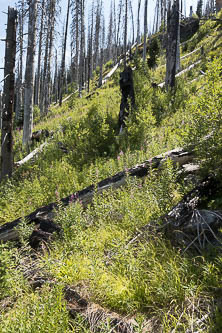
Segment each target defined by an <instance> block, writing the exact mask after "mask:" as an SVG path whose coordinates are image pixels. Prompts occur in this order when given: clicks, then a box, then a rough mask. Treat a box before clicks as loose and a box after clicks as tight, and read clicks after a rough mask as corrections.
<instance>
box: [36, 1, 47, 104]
mask: <svg viewBox="0 0 222 333" xmlns="http://www.w3.org/2000/svg"><path fill="white" fill-rule="evenodd" d="M41 10H42V13H41V23H40V32H39V50H38V65H37V74H36V91H35V105H39V93H40V72H41V60H42V37H43V26H44V15H45V0H42V9H41Z"/></svg>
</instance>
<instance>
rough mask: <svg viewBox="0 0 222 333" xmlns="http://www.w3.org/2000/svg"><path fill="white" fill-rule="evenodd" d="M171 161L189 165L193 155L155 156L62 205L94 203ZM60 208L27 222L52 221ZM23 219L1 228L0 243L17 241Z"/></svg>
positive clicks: (179, 151) (33, 215) (54, 205)
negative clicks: (18, 228) (107, 191)
mask: <svg viewBox="0 0 222 333" xmlns="http://www.w3.org/2000/svg"><path fill="white" fill-rule="evenodd" d="M168 158H169V159H171V160H172V161H173V162H174V163H175V164H179V165H180V166H182V165H184V164H187V163H189V162H191V161H192V159H193V154H192V153H191V152H188V151H185V150H184V149H183V148H177V149H174V150H171V151H168V152H166V153H164V154H161V155H158V156H155V157H153V158H151V159H149V160H147V161H144V162H143V163H141V164H138V165H136V166H134V167H133V168H130V169H129V170H127V171H121V172H118V173H117V174H115V175H114V176H112V177H108V178H106V179H104V180H102V181H100V182H99V183H98V184H95V185H94V184H93V185H91V186H89V187H87V188H85V189H83V190H81V191H78V192H76V193H73V194H71V195H69V196H68V197H66V198H63V199H61V204H62V205H64V206H67V205H69V204H70V203H71V202H72V203H75V202H81V203H82V205H84V206H86V205H88V204H89V203H91V202H92V199H93V197H94V195H95V194H101V193H103V192H104V191H105V190H108V189H117V188H120V187H121V186H123V185H126V184H127V180H128V179H130V178H131V177H138V178H142V177H145V176H147V175H148V174H149V172H150V170H151V169H159V168H161V167H162V165H163V163H164V161H166V159H168ZM61 204H60V205H59V206H61ZM57 208H58V203H56V202H53V203H50V204H48V205H47V206H44V207H41V208H38V209H36V210H35V211H34V212H33V213H31V214H29V215H27V216H25V220H26V221H27V223H28V224H30V223H34V224H38V223H39V221H40V220H42V219H44V220H50V221H51V220H52V219H53V217H54V214H55V210H56V209H57ZM21 221H22V218H21V217H20V218H18V219H16V220H14V221H12V222H9V223H6V224H4V225H2V226H0V241H7V240H16V239H17V238H18V233H17V231H16V227H17V226H18V225H19V224H20V223H21Z"/></svg>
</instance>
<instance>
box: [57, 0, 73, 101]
mask: <svg viewBox="0 0 222 333" xmlns="http://www.w3.org/2000/svg"><path fill="white" fill-rule="evenodd" d="M69 10H70V0H68V4H67V17H66V29H65V36H64V43H63V54H62V65H61V72H60V96H59V105H60V106H61V105H62V96H63V85H64V77H65V60H66V44H67V35H68V24H69Z"/></svg>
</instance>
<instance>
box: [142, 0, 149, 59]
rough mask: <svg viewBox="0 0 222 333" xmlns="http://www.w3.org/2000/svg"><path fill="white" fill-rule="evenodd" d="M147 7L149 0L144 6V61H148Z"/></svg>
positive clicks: (146, 0)
mask: <svg viewBox="0 0 222 333" xmlns="http://www.w3.org/2000/svg"><path fill="white" fill-rule="evenodd" d="M147 5H148V0H145V5H144V41H143V61H144V62H145V61H146V38H147Z"/></svg>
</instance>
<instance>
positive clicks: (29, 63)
mask: <svg viewBox="0 0 222 333" xmlns="http://www.w3.org/2000/svg"><path fill="white" fill-rule="evenodd" d="M37 3H38V2H37V0H32V1H31V3H30V6H29V23H28V47H27V56H26V69H25V96H24V124H23V139H22V144H23V145H24V146H27V145H28V144H29V143H30V141H31V137H32V128H33V97H34V62H35V48H36V21H37Z"/></svg>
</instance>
